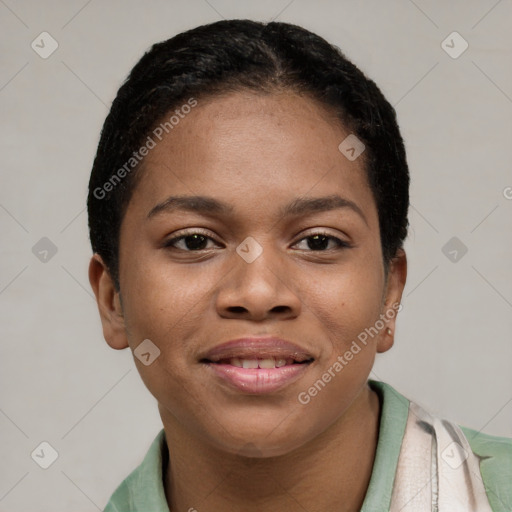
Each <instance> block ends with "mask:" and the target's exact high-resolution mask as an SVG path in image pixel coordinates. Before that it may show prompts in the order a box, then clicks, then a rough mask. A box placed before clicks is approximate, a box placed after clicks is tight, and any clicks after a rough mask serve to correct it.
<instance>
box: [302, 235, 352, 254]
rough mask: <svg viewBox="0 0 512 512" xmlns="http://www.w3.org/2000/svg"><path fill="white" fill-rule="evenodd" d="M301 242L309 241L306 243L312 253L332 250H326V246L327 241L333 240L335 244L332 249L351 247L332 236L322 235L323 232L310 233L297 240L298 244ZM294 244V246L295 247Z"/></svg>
mask: <svg viewBox="0 0 512 512" xmlns="http://www.w3.org/2000/svg"><path fill="white" fill-rule="evenodd" d="M303 240H310V242H308V246H309V247H310V248H311V249H312V250H313V251H325V250H329V249H332V247H331V248H328V247H327V246H328V245H329V241H331V240H333V241H334V242H335V245H336V247H334V249H348V248H350V247H351V245H350V244H349V243H347V242H345V241H343V240H340V239H339V238H337V237H335V236H332V235H329V233H324V232H316V233H312V234H310V235H308V236H306V237H304V238H302V239H300V240H299V242H297V244H298V243H300V242H302V241H303ZM297 244H295V245H297Z"/></svg>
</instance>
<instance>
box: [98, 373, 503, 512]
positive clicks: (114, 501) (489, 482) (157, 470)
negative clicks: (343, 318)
mask: <svg viewBox="0 0 512 512" xmlns="http://www.w3.org/2000/svg"><path fill="white" fill-rule="evenodd" d="M368 383H369V385H370V387H371V388H372V389H373V390H374V391H375V392H376V393H377V394H378V396H379V399H380V402H381V416H380V427H379V438H378V443H377V451H376V454H375V462H374V465H373V470H372V475H371V478H370V483H369V485H368V490H367V492H366V497H365V499H364V503H363V507H362V509H361V512H387V511H389V510H390V506H391V498H392V495H393V484H394V482H395V474H396V472H397V465H398V461H399V456H400V453H401V448H402V441H403V439H404V433H405V429H406V424H407V420H408V417H409V414H410V404H411V402H410V401H409V400H408V399H407V398H405V397H404V396H402V395H401V394H399V393H398V392H397V391H395V389H393V388H392V387H391V386H390V385H389V384H385V383H383V382H378V381H373V380H369V381H368ZM460 429H461V431H462V432H463V434H464V436H466V439H467V441H468V443H469V446H470V447H471V450H472V451H473V453H474V454H475V455H476V456H477V460H478V461H479V467H480V475H478V477H479V478H481V480H482V481H483V485H484V487H485V493H486V494H487V500H488V501H489V504H490V507H491V509H492V511H493V512H512V439H508V438H503V437H496V436H490V435H487V434H482V433H480V432H476V431H475V430H472V429H469V428H465V427H460ZM167 454H168V451H167V444H166V438H165V432H164V429H162V430H161V431H160V432H159V433H158V435H157V436H156V438H155V439H154V441H153V442H152V444H151V447H150V448H149V450H148V452H147V454H146V456H145V457H144V460H143V461H142V463H141V464H140V465H139V466H138V467H137V468H135V469H134V470H133V471H132V472H131V473H130V474H129V475H128V476H127V477H126V479H125V480H123V482H122V483H121V484H120V485H119V487H118V488H117V489H116V490H115V492H114V493H113V494H112V496H111V498H110V500H109V502H108V504H107V506H106V508H105V509H104V512H169V507H168V505H167V501H166V498H165V492H164V486H163V477H162V475H163V469H164V468H165V466H166V464H167V456H168V455H167ZM468 485H470V484H468ZM439 512H452V511H448V510H446V511H445V510H441V509H440V510H439ZM468 512H469V509H468Z"/></svg>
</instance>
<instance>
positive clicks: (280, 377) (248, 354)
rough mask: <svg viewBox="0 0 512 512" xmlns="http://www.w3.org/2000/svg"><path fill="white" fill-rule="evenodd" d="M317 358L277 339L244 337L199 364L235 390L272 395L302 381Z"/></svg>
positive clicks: (224, 345) (209, 353) (222, 347)
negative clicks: (297, 381)
mask: <svg viewBox="0 0 512 512" xmlns="http://www.w3.org/2000/svg"><path fill="white" fill-rule="evenodd" d="M314 360H315V358H314V357H313V356H312V355H311V354H309V353H308V352H306V351H304V350H302V349H301V348H300V347H298V346H297V345H294V344H292V343H290V342H287V341H284V340H280V339H277V338H258V339H256V338H244V339H239V340H233V341H231V342H228V343H225V344H222V345H219V346H218V347H216V348H214V349H213V350H211V351H210V352H208V353H207V354H206V355H205V357H202V358H200V360H199V362H200V363H203V364H204V365H205V366H206V367H207V368H209V369H210V370H211V371H212V372H213V374H214V376H215V377H216V378H220V381H221V382H222V383H223V384H227V385H228V387H230V388H231V389H233V388H235V389H237V390H238V391H242V392H244V393H248V394H264V393H272V392H275V391H277V390H280V389H282V388H283V387H285V386H287V385H289V384H291V383H292V382H294V381H296V380H297V379H299V378H300V377H301V376H302V375H304V373H305V371H307V369H308V367H309V366H310V365H311V364H312V363H313V362H314Z"/></svg>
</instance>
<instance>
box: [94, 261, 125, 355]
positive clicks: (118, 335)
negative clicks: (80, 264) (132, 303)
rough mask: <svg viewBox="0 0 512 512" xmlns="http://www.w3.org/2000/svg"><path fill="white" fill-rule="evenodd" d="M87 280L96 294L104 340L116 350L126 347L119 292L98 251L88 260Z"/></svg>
mask: <svg viewBox="0 0 512 512" xmlns="http://www.w3.org/2000/svg"><path fill="white" fill-rule="evenodd" d="M89 282H90V283H91V287H92V289H93V291H94V295H95V296H96V302H97V304H98V310H99V313H100V319H101V324H102V327H103V337H104V338H105V341H106V342H107V343H108V344H109V345H110V346H111V347H112V348H114V349H116V350H121V349H124V348H127V347H128V346H129V345H128V339H127V336H126V327H125V323H124V317H123V311H122V307H121V301H120V298H119V292H118V291H117V290H116V289H115V286H114V281H113V279H112V277H111V275H110V272H109V271H108V268H107V266H106V264H105V263H104V261H103V259H102V258H101V256H100V255H99V254H98V253H95V254H94V255H93V256H92V258H91V261H90V262H89Z"/></svg>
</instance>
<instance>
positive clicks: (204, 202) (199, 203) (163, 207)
mask: <svg viewBox="0 0 512 512" xmlns="http://www.w3.org/2000/svg"><path fill="white" fill-rule="evenodd" d="M338 208H349V209H351V210H353V211H354V212H356V213H357V214H358V215H359V216H360V217H361V218H362V219H363V220H364V222H365V224H366V225H368V221H367V220H366V217H365V215H364V213H363V211H362V210H361V208H359V206H358V205H357V204H356V203H354V202H353V201H350V200H349V199H345V198H343V197H341V196H339V195H337V194H333V195H330V196H325V197H315V198H302V197H299V198H297V199H294V200H293V201H291V202H290V203H288V204H287V205H285V206H284V207H282V208H281V209H280V210H279V213H278V215H279V216H280V217H289V216H298V215H305V214H308V213H315V212H322V211H330V210H335V209H338ZM176 210H184V211H190V212H195V213H199V214H210V215H228V214H230V213H233V211H234V207H233V206H232V205H229V204H227V203H224V202H222V201H218V200H217V199H214V198H213V197H208V196H170V197H168V198H167V199H165V200H164V201H162V202H161V203H159V204H157V205H156V206H155V207H153V208H152V209H151V211H150V212H149V213H148V216H147V218H148V219H150V218H152V217H154V216H155V215H158V214H160V213H164V212H165V213H171V212H173V211H176Z"/></svg>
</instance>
